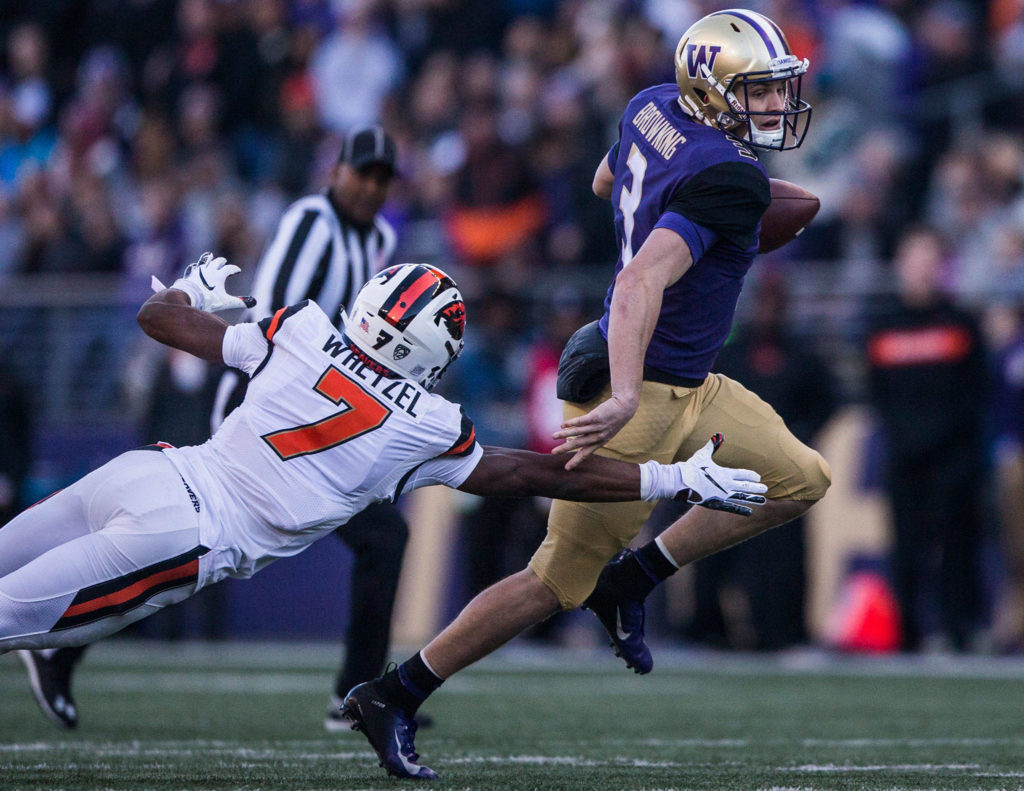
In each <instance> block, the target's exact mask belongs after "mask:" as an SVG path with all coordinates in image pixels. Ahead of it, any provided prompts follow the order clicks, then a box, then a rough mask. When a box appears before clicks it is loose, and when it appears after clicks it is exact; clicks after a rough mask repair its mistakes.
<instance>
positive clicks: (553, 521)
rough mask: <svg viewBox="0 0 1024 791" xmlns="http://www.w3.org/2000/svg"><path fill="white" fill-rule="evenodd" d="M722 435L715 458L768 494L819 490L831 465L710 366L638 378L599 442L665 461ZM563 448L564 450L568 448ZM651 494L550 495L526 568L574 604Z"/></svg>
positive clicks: (628, 537)
mask: <svg viewBox="0 0 1024 791" xmlns="http://www.w3.org/2000/svg"><path fill="white" fill-rule="evenodd" d="M610 395H611V386H610V385H609V386H607V387H606V388H605V389H604V391H603V392H602V393H601V394H600V395H599V396H598V397H597V398H595V399H594V400H593V401H590V402H588V403H586V404H574V403H570V402H566V403H565V406H564V415H565V417H566V419H569V418H573V417H577V416H579V415H583V414H586V413H587V412H589V411H590V410H591V409H593V408H594V407H596V406H597V405H598V404H600V403H601V402H602V401H604V400H606V399H607V398H608V397H609V396H610ZM719 431H720V432H722V434H723V435H725V443H724V444H723V445H722V447H721V448H720V449H719V450H718V451H717V452H716V453H715V461H716V462H717V463H719V464H721V465H723V466H725V467H742V468H745V469H749V470H755V471H757V472H758V473H760V475H761V480H762V481H763V482H764V483H765V484H767V485H768V494H767V496H768V497H769V498H770V499H774V500H804V501H817V500H820V499H821V498H822V497H823V496H824V494H825V491H826V490H827V489H828V486H829V482H830V472H829V467H828V463H827V462H826V461H825V460H824V459H823V458H822V457H821V455H820V454H819V453H818V452H817V451H815V450H813V449H811V448H809V447H807V446H806V445H804V444H803V443H802V442H800V441H799V440H798V439H797V438H796V437H794V436H793V435H792V433H790V431H789V429H788V428H786V424H785V423H784V422H783V420H782V418H781V417H779V415H778V414H777V413H776V412H775V410H774V409H772V407H771V406H769V405H768V404H767V403H765V402H764V401H762V400H761V399H760V398H758V397H757V396H756V395H754V394H753V393H752V392H750V391H749V390H747V389H746V388H745V387H743V385H741V384H740V383H739V382H736V381H733V380H732V379H729V378H728V377H725V376H722V375H720V374H709V375H708V377H707V379H705V380H704V382H703V383H702V384H701V385H700V386H699V387H679V386H675V385H666V384H660V383H658V382H644V383H643V389H642V390H641V393H640V406H639V408H638V409H637V411H636V414H635V415H634V416H633V418H632V419H631V420H630V421H629V422H628V423H627V424H626V425H625V426H624V427H623V428H622V430H621V431H620V432H619V433H618V434H616V435H615V436H614V437H613V438H612V439H611V441H609V442H608V444H607V445H605V446H604V447H603V448H601V449H600V450H598V451H597V453H598V454H599V455H601V456H608V457H610V458H613V459H621V460H623V461H628V462H634V463H642V462H645V461H648V460H650V459H655V460H657V461H659V462H661V463H663V464H670V463H672V462H676V461H683V460H684V459H688V458H689V457H690V456H692V455H693V454H694V453H696V452H697V451H698V450H700V448H701V447H702V446H703V445H704V444H705V443H707V441H708V440H709V439H710V438H711V435H712V434H714V433H715V432H719ZM567 458H568V457H567ZM653 508H654V503H645V502H642V501H634V502H628V503H570V502H564V501H561V500H556V501H555V502H554V503H553V504H552V507H551V514H550V516H549V517H548V531H547V536H546V537H545V538H544V542H543V543H542V544H541V545H540V547H539V548H538V549H537V552H536V553H534V556H533V557H532V558H531V559H530V568H531V569H532V570H533V572H534V573H535V574H536V575H537V576H538V577H540V579H541V580H542V581H543V582H544V584H545V585H547V586H548V587H549V588H550V589H551V590H552V591H553V592H554V593H555V595H557V596H558V600H559V602H560V603H561V605H562V607H563V608H564V609H567V610H569V609H573V608H575V607H578V606H579V605H580V604H581V603H582V602H583V600H584V599H586V597H587V596H589V595H590V592H591V591H592V590H593V589H594V585H595V584H596V583H597V577H598V575H599V574H600V573H601V569H602V568H604V565H605V563H607V562H608V561H609V560H610V559H611V558H612V557H614V556H615V554H616V553H617V552H619V551H620V550H622V549H624V548H625V547H626V546H628V544H629V542H630V541H632V540H633V539H634V538H635V537H636V535H637V533H639V532H640V528H641V527H643V524H644V522H645V521H646V520H647V517H648V516H650V514H651V510H652V509H653Z"/></svg>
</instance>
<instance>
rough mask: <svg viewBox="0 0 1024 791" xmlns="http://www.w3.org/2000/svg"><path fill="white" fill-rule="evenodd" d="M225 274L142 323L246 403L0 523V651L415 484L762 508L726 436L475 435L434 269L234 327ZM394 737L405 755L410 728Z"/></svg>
mask: <svg viewBox="0 0 1024 791" xmlns="http://www.w3.org/2000/svg"><path fill="white" fill-rule="evenodd" d="M237 271H238V267H235V266H231V265H227V263H226V262H225V260H224V259H223V258H217V259H213V258H212V256H211V255H210V254H207V255H205V256H203V258H202V259H200V261H199V262H198V263H197V264H194V265H192V266H190V267H189V269H188V270H186V273H185V276H184V277H183V278H181V279H179V280H177V281H176V282H175V283H174V284H173V285H172V286H171V288H169V289H165V290H162V291H160V292H159V293H157V294H155V295H153V296H152V297H151V298H150V299H149V300H148V301H147V302H146V304H145V305H143V306H142V309H141V310H140V311H139V317H138V319H139V324H140V325H141V326H142V328H143V330H145V332H146V333H147V334H148V335H150V336H151V337H153V338H155V339H156V340H158V341H160V342H162V343H165V344H167V345H169V346H173V347H174V348H177V349H181V350H182V351H186V352H189V353H191V354H194V355H196V356H197V357H201V358H203V359H205V360H210V361H214V362H223V363H226V364H227V365H230V366H233V367H236V368H239V369H240V370H242V371H244V372H245V373H246V374H247V375H248V376H249V377H250V383H249V392H248V396H247V397H246V399H245V401H244V402H243V403H242V405H241V406H240V407H239V408H238V409H236V410H235V411H234V412H233V413H232V414H231V415H230V416H229V417H228V418H227V420H225V421H224V423H223V425H222V426H221V428H220V429H219V430H218V431H217V432H216V433H215V434H214V436H213V437H212V438H211V439H210V440H208V441H207V442H205V443H204V444H202V445H198V446H192V447H185V448H172V447H170V446H167V445H165V444H163V443H158V444H157V445H153V446H150V447H149V448H146V449H139V450H134V451H129V452H127V453H124V454H122V455H121V456H118V457H117V458H115V459H113V460H112V461H110V462H108V463H107V464H105V465H103V466H102V467H100V468H99V469H98V470H95V471H94V472H92V473H90V474H88V475H86V476H85V477H84V478H82V479H80V480H79V481H78V482H76V483H74V484H72V485H71V486H69V487H68V488H66V489H64V490H61V491H60V492H57V493H56V494H54V495H52V496H51V497H49V498H47V499H46V500H43V501H42V502H40V503H38V504H36V505H35V506H33V507H32V508H30V509H28V510H27V511H25V512H24V513H22V514H21V515H20V516H19V517H17V518H16V519H14V520H13V521H11V522H10V523H9V524H8V525H6V526H5V527H4V528H3V529H2V530H0V653H2V652H5V651H8V650H11V649H37V650H38V649H50V648H57V647H62V646H72V645H81V644H84V643H89V642H93V641H95V640H98V639H100V638H102V637H105V636H106V635H109V634H112V633H113V632H116V631H118V630H119V629H121V628H123V627H124V626H127V625H128V624H130V623H132V622H134V621H137V620H139V619H141V618H144V617H146V616H147V615H151V614H152V613H154V612H156V611H157V610H159V609H160V608H162V607H166V606H167V605H170V604H174V603H176V602H179V601H182V600H184V599H186V598H188V597H189V596H191V595H192V594H194V593H196V592H197V591H198V590H200V589H201V588H203V587H205V586H207V585H211V584H213V583H215V582H217V581H219V580H221V579H224V578H225V577H238V578H246V577H250V576H252V575H253V574H255V573H256V572H257V571H259V570H260V569H261V568H262V567H264V566H265V565H267V564H268V563H270V562H272V561H274V560H276V559H278V558H281V557H286V556H290V555H294V554H296V553H298V552H300V551H302V550H303V549H305V548H306V547H307V546H309V545H310V544H311V543H312V542H313V541H315V540H316V539H318V538H320V537H321V536H324V535H327V534H328V533H330V532H331V531H333V530H334V529H336V528H337V527H338V526H340V525H343V524H344V523H345V521H346V520H347V519H348V518H349V517H350V516H351V515H352V514H355V513H358V512H359V511H361V510H362V509H363V508H365V507H366V506H367V505H368V504H370V503H373V502H379V501H383V500H394V499H396V498H397V497H398V496H399V495H400V494H401V493H402V492H404V491H409V490H411V489H415V488H417V487H420V486H427V485H431V484H445V485H447V486H451V487H454V488H458V489H460V490H462V491H465V492H469V493H471V494H478V495H509V496H544V497H558V498H562V499H568V500H572V499H580V500H592V501H612V500H634V499H646V500H650V499H657V498H663V497H675V496H677V495H680V494H681V493H683V492H687V493H688V497H689V499H690V500H691V501H693V502H697V503H699V504H701V505H704V506H706V507H710V508H717V509H725V510H729V511H732V512H734V513H741V514H748V515H749V514H750V513H751V508H750V506H751V505H761V504H763V503H764V497H763V492H764V489H765V487H764V486H763V485H762V484H761V483H760V482H759V478H758V476H757V474H756V473H753V472H750V471H747V470H733V469H729V468H724V467H720V466H719V465H717V464H715V463H714V462H713V461H712V460H711V453H712V452H713V449H714V448H715V447H717V444H719V443H720V442H721V439H720V438H716V439H715V441H713V442H709V443H708V445H707V446H706V447H705V448H704V449H703V450H702V451H701V452H699V453H698V454H696V455H695V456H694V457H692V458H691V459H690V460H687V461H685V462H679V463H676V464H669V465H663V464H659V463H657V462H653V461H652V462H648V463H646V464H644V465H636V464H627V463H623V462H619V461H613V460H611V459H606V458H600V457H596V456H595V457H592V458H589V459H587V460H586V462H585V463H584V464H581V465H580V466H579V467H578V468H576V469H575V470H573V471H572V472H568V471H566V470H565V469H563V462H562V460H561V459H560V458H559V457H556V456H548V455H542V454H536V453H530V452H528V451H521V450H509V449H505V448H492V447H488V448H483V447H481V446H480V445H479V444H478V443H477V441H476V437H475V433H474V429H473V424H472V422H471V421H470V419H469V418H468V417H467V416H466V414H465V413H464V412H463V410H462V409H461V407H459V406H458V405H456V404H453V403H451V402H449V401H446V400H445V399H444V398H442V397H440V396H438V395H434V394H432V393H431V392H430V390H431V388H432V387H433V386H434V385H435V384H436V383H437V381H438V379H440V377H441V376H442V375H443V373H444V371H445V369H446V368H447V367H448V366H449V365H450V364H451V363H452V362H454V361H455V359H456V358H457V357H458V356H459V353H460V352H461V351H462V345H463V340H462V337H463V331H464V329H465V306H464V303H463V300H462V296H461V294H460V293H459V290H458V288H457V287H456V285H455V283H454V281H452V279H451V278H450V277H448V276H447V275H446V274H445V273H444V272H442V271H440V270H438V269H435V268H433V267H430V266H426V265H423V264H405V265H402V266H394V267H391V268H389V269H386V270H384V271H383V272H381V273H380V274H379V275H377V276H376V277H374V278H373V279H372V280H371V281H370V282H368V283H367V284H366V286H365V287H364V288H363V289H362V291H360V293H359V295H358V296H357V298H356V300H355V302H354V304H353V306H352V310H351V315H349V316H348V318H347V320H346V322H345V325H344V330H343V331H339V330H338V329H336V328H335V326H334V325H333V324H332V323H331V320H330V319H329V318H328V317H327V315H326V314H324V312H323V311H322V310H320V308H319V307H318V306H317V305H316V304H315V303H313V302H303V303H299V304H298V305H293V306H291V307H288V308H282V309H281V310H279V311H278V312H277V313H275V314H274V315H273V316H270V317H268V318H266V319H264V320H262V321H260V322H258V323H243V324H237V325H234V326H229V325H228V324H227V323H225V322H224V321H223V320H221V319H220V318H219V317H217V316H214V315H213V312H215V311H218V310H223V309H227V308H231V307H239V306H241V304H242V303H243V300H246V299H248V300H249V301H250V302H251V298H242V297H234V296H231V295H229V294H228V293H227V291H226V289H225V287H224V282H225V280H226V278H227V277H228V276H229V275H230V274H233V273H234V272H237ZM246 304H248V303H246ZM388 749H390V750H391V752H390V753H389V760H390V761H392V762H393V763H394V762H397V763H398V764H400V765H401V766H403V767H407V766H409V765H411V764H410V763H409V762H410V761H411V762H412V765H414V764H415V757H414V754H413V752H412V740H411V737H410V739H409V740H408V744H407V745H402V744H399V745H397V746H393V747H389V748H388ZM422 768H423V769H424V770H426V767H422ZM426 771H428V772H429V770H426ZM424 776H425V775H424Z"/></svg>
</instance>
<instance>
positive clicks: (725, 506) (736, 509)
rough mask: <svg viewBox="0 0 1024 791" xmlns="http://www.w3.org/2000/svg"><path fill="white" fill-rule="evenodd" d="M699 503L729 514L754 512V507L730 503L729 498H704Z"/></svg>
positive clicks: (742, 514)
mask: <svg viewBox="0 0 1024 791" xmlns="http://www.w3.org/2000/svg"><path fill="white" fill-rule="evenodd" d="M698 505H700V506H701V507H703V508H708V509H710V510H712V511H725V512H726V513H728V514H736V515H737V516H751V515H752V514H753V513H754V510H753V509H752V508H748V507H747V506H745V505H737V504H736V503H730V502H728V501H727V500H719V499H717V498H712V499H709V500H703V501H702V502H700V503H698Z"/></svg>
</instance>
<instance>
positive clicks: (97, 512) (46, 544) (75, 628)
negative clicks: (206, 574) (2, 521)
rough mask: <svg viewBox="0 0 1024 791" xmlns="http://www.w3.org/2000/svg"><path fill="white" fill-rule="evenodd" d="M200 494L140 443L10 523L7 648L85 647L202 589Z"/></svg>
mask: <svg viewBox="0 0 1024 791" xmlns="http://www.w3.org/2000/svg"><path fill="white" fill-rule="evenodd" d="M199 507H200V503H199V500H198V499H197V498H196V497H195V495H194V494H192V492H191V490H190V489H188V488H187V486H186V484H185V482H184V480H183V479H182V477H181V476H180V475H179V474H178V472H177V470H176V469H175V468H174V466H173V465H172V464H171V463H170V461H168V460H167V458H166V457H165V456H164V454H163V453H160V452H159V451H156V450H149V449H146V450H133V451H129V452H127V453H124V454H122V455H120V456H118V457H117V458H115V459H113V460H111V461H109V462H107V463H106V464H104V465H103V466H102V467H100V468H99V469H98V470H95V471H94V472H91V473H89V474H88V475H86V476H85V477H84V478H82V479H81V480H79V481H77V482H76V483H74V484H72V485H71V486H69V487H68V488H66V489H63V490H61V491H59V492H57V493H56V494H54V495H52V496H50V497H49V498H47V499H45V500H43V501H42V502H40V503H37V504H36V505H34V506H32V507H31V508H29V509H28V510H27V511H25V512H24V513H22V514H21V515H19V516H18V517H16V518H15V519H12V520H11V521H10V522H8V523H7V525H5V526H4V527H3V528H0V653H4V652H5V651H9V650H12V649H15V648H58V647H63V646H72V645H83V644H85V643H91V642H93V641H95V640H98V639H100V638H101V637H106V636H107V635H109V634H113V633H114V632H116V631H118V630H120V629H123V628H124V627H125V626H127V625H128V624H130V623H133V622H134V621H138V620H141V619H142V618H145V617H146V616H148V615H152V614H153V613H155V612H156V611H157V610H159V609H161V608H163V607H166V606H168V605H170V604H176V603H177V602H180V601H182V600H184V599H187V598H188V597H189V596H191V595H192V594H193V593H195V592H196V590H197V579H198V573H199V557H201V556H202V555H203V554H205V553H206V552H207V549H206V547H203V546H201V544H200V543H199V513H198V510H197V509H198V508H199Z"/></svg>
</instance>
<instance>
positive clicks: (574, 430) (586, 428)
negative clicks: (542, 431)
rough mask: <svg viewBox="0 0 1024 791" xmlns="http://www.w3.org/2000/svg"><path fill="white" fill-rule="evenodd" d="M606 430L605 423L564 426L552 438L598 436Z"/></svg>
mask: <svg viewBox="0 0 1024 791" xmlns="http://www.w3.org/2000/svg"><path fill="white" fill-rule="evenodd" d="M603 429H604V424H603V423H579V424H576V425H574V426H564V427H563V428H560V429H559V430H558V431H556V432H555V433H554V434H552V435H551V436H552V437H553V438H554V439H567V438H569V437H582V436H586V435H589V434H596V433H597V432H599V431H602V430H603Z"/></svg>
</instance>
